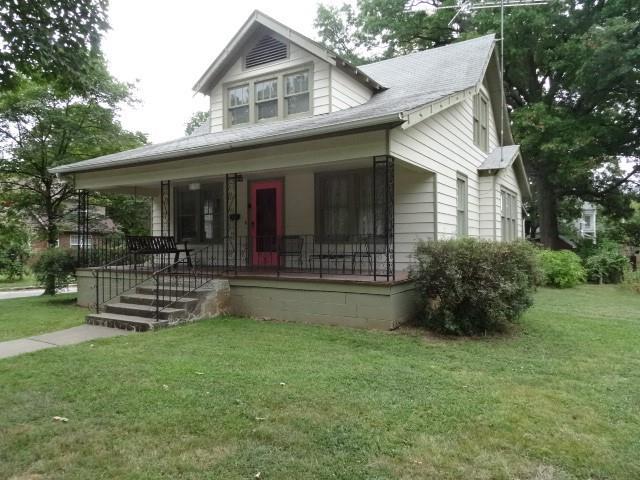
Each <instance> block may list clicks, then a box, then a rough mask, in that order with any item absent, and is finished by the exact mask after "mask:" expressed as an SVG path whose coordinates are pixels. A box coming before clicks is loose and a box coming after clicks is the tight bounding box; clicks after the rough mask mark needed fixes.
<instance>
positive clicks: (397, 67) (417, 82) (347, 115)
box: [51, 35, 495, 174]
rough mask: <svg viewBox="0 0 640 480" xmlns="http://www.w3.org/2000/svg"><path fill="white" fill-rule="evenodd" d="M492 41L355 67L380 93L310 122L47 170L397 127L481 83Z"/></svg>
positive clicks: (248, 129) (258, 127)
mask: <svg viewBox="0 0 640 480" xmlns="http://www.w3.org/2000/svg"><path fill="white" fill-rule="evenodd" d="M494 42H495V40H494V36H493V35H486V36H483V37H478V38H475V39H473V40H467V41H464V42H458V43H454V44H451V45H447V46H444V47H439V48H434V49H430V50H425V51H422V52H418V53H413V54H409V55H404V56H401V57H396V58H393V59H389V60H383V61H381V62H376V63H371V64H369V65H364V66H361V67H360V70H362V71H363V72H365V73H366V74H367V75H368V76H370V77H371V78H373V79H375V81H376V82H378V83H379V84H381V85H383V86H384V87H385V88H386V89H385V90H383V91H379V92H377V93H375V94H374V95H373V96H372V97H371V99H370V100H369V101H368V102H366V103H364V104H362V105H359V106H356V107H353V108H349V109H346V110H340V111H337V112H332V113H326V114H323V115H315V116H312V117H305V118H298V119H291V120H283V121H279V122H271V123H265V124H253V125H247V126H244V127H234V128H232V129H226V130H222V131H220V132H215V133H205V134H202V135H192V136H189V137H183V138H179V139H177V140H173V141H169V142H163V143H158V144H152V145H146V146H144V147H140V148H136V149H133V150H127V151H124V152H119V153H114V154H111V155H105V156H102V157H98V158H93V159H90V160H85V161H82V162H77V163H72V164H69V165H63V166H59V167H56V168H53V169H51V172H52V173H59V174H69V173H74V172H86V171H92V170H99V169H105V168H117V167H122V166H128V165H140V164H144V163H148V162H154V161H160V160H168V159H178V158H184V157H187V156H192V155H202V154H208V153H211V154H213V153H219V152H225V151H232V150H235V149H240V148H247V147H253V146H258V145H267V144H273V143H278V142H286V141H294V140H300V139H304V138H309V137H314V136H318V135H325V134H333V133H341V132H347V131H351V130H356V129H361V128H365V127H376V126H386V125H390V126H393V125H399V124H401V123H403V122H404V121H405V120H406V118H407V115H408V114H409V113H410V112H412V111H414V110H416V109H419V108H421V107H424V106H426V105H429V104H431V103H433V102H437V101H441V100H442V99H445V98H448V97H450V96H452V95H454V94H456V93H459V92H463V91H465V90H468V89H470V88H476V87H477V86H478V85H479V84H480V83H481V82H482V80H483V78H484V74H485V71H486V69H487V65H488V64H489V60H490V59H491V55H492V52H493V48H494Z"/></svg>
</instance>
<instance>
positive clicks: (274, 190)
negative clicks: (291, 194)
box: [250, 180, 284, 266]
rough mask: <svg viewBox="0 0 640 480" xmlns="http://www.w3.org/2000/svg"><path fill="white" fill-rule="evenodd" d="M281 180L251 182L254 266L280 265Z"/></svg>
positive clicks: (281, 231)
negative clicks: (277, 248) (277, 249)
mask: <svg viewBox="0 0 640 480" xmlns="http://www.w3.org/2000/svg"><path fill="white" fill-rule="evenodd" d="M282 190H283V188H282V180H261V181H257V182H251V187H250V198H251V200H250V201H251V225H250V232H251V245H252V246H251V249H252V255H251V262H252V264H253V265H254V266H276V265H277V264H278V253H277V251H276V247H277V245H278V237H279V236H281V235H282V234H283V231H284V228H283V218H282Z"/></svg>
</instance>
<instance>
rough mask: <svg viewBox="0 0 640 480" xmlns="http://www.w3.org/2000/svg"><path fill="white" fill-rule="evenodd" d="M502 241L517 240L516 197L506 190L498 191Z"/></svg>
mask: <svg viewBox="0 0 640 480" xmlns="http://www.w3.org/2000/svg"><path fill="white" fill-rule="evenodd" d="M500 199H501V222H502V223H501V227H502V240H503V241H505V242H510V241H513V240H516V239H517V238H518V196H517V195H516V194H515V193H513V192H511V191H509V190H506V189H502V190H500Z"/></svg>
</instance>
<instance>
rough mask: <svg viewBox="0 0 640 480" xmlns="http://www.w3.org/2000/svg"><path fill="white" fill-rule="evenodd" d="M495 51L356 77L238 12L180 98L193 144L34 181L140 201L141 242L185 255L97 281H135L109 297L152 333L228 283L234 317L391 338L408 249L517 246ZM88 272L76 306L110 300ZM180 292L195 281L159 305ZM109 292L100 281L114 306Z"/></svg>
mask: <svg viewBox="0 0 640 480" xmlns="http://www.w3.org/2000/svg"><path fill="white" fill-rule="evenodd" d="M495 45H496V41H495V38H494V36H493V35H488V36H483V37H479V38H476V39H473V40H468V41H465V42H459V43H456V44H453V45H449V46H445V47H441V48H436V49H432V50H428V51H424V52H419V53H413V54H410V55H406V56H402V57H397V58H393V59H390V60H385V61H380V62H376V63H371V64H368V65H363V66H359V67H356V66H354V65H351V64H350V63H349V62H348V61H346V60H345V59H344V58H341V57H340V56H338V55H336V54H335V53H333V52H330V51H328V50H327V49H326V48H324V47H323V46H321V45H319V44H318V43H316V42H314V41H313V40H310V39H309V38H307V37H305V36H303V35H301V34H299V33H297V32H295V31H294V30H292V29H290V28H288V27H287V26H285V25H283V24H282V23H280V22H278V21H276V20H274V19H272V18H270V17H269V16H267V15H265V14H263V13H261V12H259V11H256V12H254V13H253V14H251V16H250V17H249V19H248V20H247V21H246V23H245V24H244V25H243V26H242V28H241V29H240V30H239V31H238V33H237V34H236V35H235V36H234V37H233V38H232V39H231V41H230V42H229V44H228V45H227V46H226V47H224V48H223V49H222V53H220V54H219V56H218V57H217V58H216V59H215V60H214V61H213V63H212V64H211V65H210V66H209V67H208V68H207V69H206V71H205V72H204V74H203V75H202V76H201V77H200V78H199V79H198V81H197V82H196V84H195V86H194V90H195V91H196V92H200V93H202V94H204V95H208V96H209V99H210V109H211V111H210V119H209V123H208V125H207V127H205V129H206V132H205V133H202V134H199V135H192V136H189V137H185V138H180V139H178V140H175V141H170V142H165V143H160V144H155V145H148V146H144V147H141V148H137V149H134V150H129V151H125V152H120V153H116V154H112V155H107V156H104V157H100V158H95V159H91V160H86V161H82V162H79V163H75V164H70V165H64V166H60V167H56V168H54V169H53V170H52V171H53V172H55V173H57V174H59V175H60V176H61V177H63V178H65V177H66V178H71V177H73V178H74V179H75V182H76V186H77V188H78V189H81V190H82V191H84V192H87V191H101V192H106V191H110V192H124V193H126V192H132V191H133V190H134V189H135V191H136V192H137V193H138V194H139V195H141V194H145V195H149V196H151V197H152V198H153V219H154V222H153V223H154V225H153V226H154V228H153V231H154V234H155V235H158V236H167V235H171V236H173V237H175V239H176V241H179V242H183V241H187V242H188V244H189V248H191V249H193V250H194V251H193V252H192V255H191V258H190V259H189V262H191V263H189V264H187V263H185V261H186V260H185V259H184V258H183V259H181V260H179V261H178V263H177V264H173V265H172V264H171V263H162V264H161V265H162V266H161V267H159V265H158V264H157V263H156V264H155V265H154V266H151V267H150V266H149V262H147V268H148V269H147V272H148V273H147V277H146V279H145V277H144V275H143V274H141V271H144V269H143V268H142V266H141V265H139V262H140V260H132V264H133V265H134V266H133V267H130V270H126V269H125V267H124V266H118V268H117V269H116V268H115V267H113V268H114V269H115V270H117V272H118V273H117V275H125V276H126V275H129V274H130V271H133V270H135V272H136V275H137V276H136V279H135V280H133V281H131V280H127V282H124V280H123V282H122V283H123V285H124V284H125V283H126V288H128V289H133V290H132V291H135V292H137V293H135V294H136V295H138V294H139V295H147V297H146V299H145V298H142V297H136V298H135V299H133V298H132V299H130V300H131V301H134V300H135V301H138V302H140V303H143V302H145V301H146V302H148V305H147V306H149V305H155V306H156V312H155V315H156V316H155V319H156V320H158V319H159V318H160V317H159V316H158V315H162V314H161V312H158V309H162V308H165V307H166V306H167V305H172V306H173V307H176V306H177V305H178V303H176V302H178V300H179V299H180V298H182V297H184V296H185V295H186V296H188V295H189V290H190V289H191V290H194V289H197V288H199V287H196V285H199V286H201V285H202V284H203V282H204V281H205V280H206V281H209V280H210V279H212V278H228V279H229V285H230V290H231V309H232V311H233V312H234V313H237V314H245V315H252V316H257V317H273V318H279V319H284V320H299V321H305V322H319V323H333V324H336V323H337V324H344V325H353V326H362V327H376V328H393V327H395V326H396V325H397V324H398V323H399V322H402V321H404V320H406V319H408V318H409V317H410V316H411V315H413V312H414V308H415V307H414V302H413V285H412V283H411V281H410V279H409V275H408V271H409V268H410V266H411V264H412V253H413V251H414V248H415V246H416V243H417V242H418V241H420V240H431V239H444V238H455V237H465V236H469V237H475V238H483V239H488V240H498V241H500V240H503V241H511V240H515V239H517V238H521V237H522V235H523V231H522V230H523V229H522V213H521V211H522V208H521V207H522V202H523V200H525V199H528V198H529V195H530V192H529V186H528V181H527V178H526V174H525V170H524V166H523V161H522V157H521V155H520V151H519V148H518V146H517V145H514V142H513V138H512V135H511V131H510V128H509V122H508V121H507V112H506V110H503V111H501V109H502V108H503V102H502V101H501V97H500V95H501V88H500V68H499V59H498V55H497V52H496V48H495ZM501 119H503V125H502V127H500V125H499V122H500V121H501ZM501 145H503V146H502V147H501ZM165 247H166V246H163V247H162V248H165ZM166 248H168V247H166ZM160 261H161V260H156V262H160ZM170 261H173V260H170ZM170 261H168V262H170ZM194 264H195V266H193V265H194ZM192 266H193V268H192ZM121 267H122V268H121ZM179 267H185V268H187V267H188V268H192V270H189V271H192V272H196V273H194V274H193V276H192V277H187V276H184V272H186V270H184V269H182V270H181V268H179ZM125 270H126V271H125ZM152 270H153V271H152ZM100 272H102V273H100V275H101V277H100V278H101V279H102V280H99V281H94V278H93V277H92V275H95V270H94V271H93V273H92V272H91V271H89V270H86V271H84V270H80V271H79V272H78V276H79V278H78V283H79V289H80V293H79V301H80V303H83V304H95V305H97V306H100V304H102V303H106V304H108V303H109V301H111V300H110V299H112V298H116V299H117V298H118V297H117V296H115V295H114V294H113V292H111V294H106V295H105V292H104V291H105V289H106V288H107V287H104V286H103V285H102V284H104V282H105V275H106V276H107V277H110V276H111V275H112V274H113V273H112V271H110V270H108V269H106V268H105V269H102V270H100ZM110 272H111V273H110ZM154 272H155V273H154ZM172 272H174V273H172ZM180 274H183V277H178V275H180ZM113 275H115V274H113ZM172 275H173V277H172ZM174 277H175V278H174ZM127 278H130V277H127ZM180 278H181V279H182V281H183V282H184V281H186V279H187V278H188V279H189V282H192V279H195V280H193V283H190V284H189V286H188V287H187V286H185V285H181V289H182V293H169V294H167V295H169V296H168V297H166V298H165V297H162V298H161V295H164V294H165V293H164V292H165V291H166V290H167V288H165V287H164V286H161V283H162V284H163V285H164V283H165V282H167V283H168V284H169V285H172V284H173V283H172V282H174V283H175V282H177V281H179V280H180ZM145 281H146V282H147V284H146V287H140V284H141V283H140V282H145ZM100 282H102V284H101V283H100ZM119 282H120V280H119V279H114V278H107V280H106V284H107V285H115V286H114V287H113V291H115V292H116V293H118V292H119V291H120V290H122V288H125V287H121V288H117V285H119V284H120V283H119ZM153 282H155V283H153ZM154 285H155V287H154ZM154 288H155V289H154ZM96 289H97V290H98V291H97V292H96ZM109 290H111V287H109ZM159 292H160V293H159ZM120 293H122V292H121V291H120ZM154 295H155V299H150V298H149V296H151V297H153V296H154ZM172 295H173V296H172ZM93 298H96V300H95V301H94V300H92V299H93ZM158 303H161V305H160V307H158ZM110 308H111V311H112V312H120V313H122V314H125V313H127V314H130V313H131V311H133V310H132V309H127V308H125V307H114V306H112V307H110ZM138 311H141V309H138ZM107 313H108V312H107ZM104 315H107V314H106V313H105V314H104ZM167 315H168V314H167ZM165 317H166V315H165Z"/></svg>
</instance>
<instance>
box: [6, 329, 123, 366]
mask: <svg viewBox="0 0 640 480" xmlns="http://www.w3.org/2000/svg"><path fill="white" fill-rule="evenodd" d="M131 333H133V332H130V331H127V330H120V329H117V328H107V327H98V326H95V325H80V326H77V327H72V328H67V329H66V330H59V331H57V332H51V333H45V334H43V335H36V336H35V337H29V338H19V339H18V340H9V341H6V342H0V358H7V357H13V356H16V355H21V354H23V353H29V352H35V351H38V350H44V349H45V348H53V347H62V346H64V345H75V344H76V343H82V342H87V341H89V340H96V339H98V338H109V337H117V336H120V335H130V334H131Z"/></svg>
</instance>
